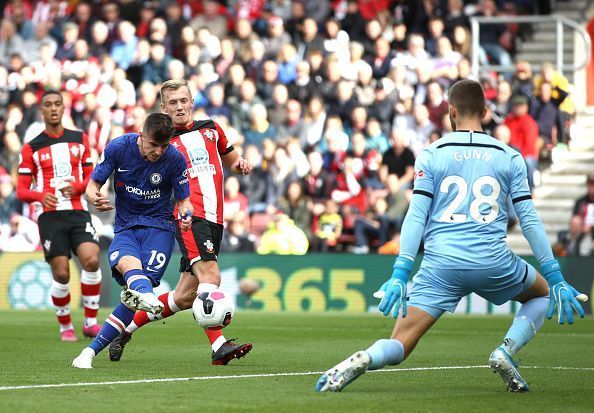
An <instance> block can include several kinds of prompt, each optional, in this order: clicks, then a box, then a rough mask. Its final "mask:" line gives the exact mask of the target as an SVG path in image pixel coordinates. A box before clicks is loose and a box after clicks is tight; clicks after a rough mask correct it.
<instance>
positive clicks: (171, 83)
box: [159, 79, 192, 102]
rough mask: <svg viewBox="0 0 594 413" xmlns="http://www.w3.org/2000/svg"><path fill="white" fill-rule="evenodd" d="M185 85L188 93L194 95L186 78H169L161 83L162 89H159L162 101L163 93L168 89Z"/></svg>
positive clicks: (171, 89)
mask: <svg viewBox="0 0 594 413" xmlns="http://www.w3.org/2000/svg"><path fill="white" fill-rule="evenodd" d="M182 87H185V88H187V89H188V93H189V94H190V96H192V91H190V86H188V82H187V81H186V80H184V79H169V80H167V81H165V82H163V84H162V85H161V90H160V91H159V98H160V99H161V102H163V95H164V94H165V92H167V91H174V90H177V89H179V88H182Z"/></svg>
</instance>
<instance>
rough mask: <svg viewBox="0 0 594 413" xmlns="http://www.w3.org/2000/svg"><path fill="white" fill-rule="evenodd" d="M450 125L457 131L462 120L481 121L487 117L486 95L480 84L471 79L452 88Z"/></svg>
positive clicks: (455, 84)
mask: <svg viewBox="0 0 594 413" xmlns="http://www.w3.org/2000/svg"><path fill="white" fill-rule="evenodd" d="M448 99H449V103H450V108H449V109H450V123H451V124H452V129H453V130H456V124H460V123H461V122H460V121H461V120H467V121H468V120H474V121H477V120H478V121H479V122H480V120H481V119H483V118H484V117H485V114H486V111H487V108H486V106H485V94H484V92H483V88H482V86H481V84H480V83H478V82H475V81H474V80H470V79H463V80H459V81H457V82H456V83H454V85H453V86H452V87H451V88H450V93H449V98H448Z"/></svg>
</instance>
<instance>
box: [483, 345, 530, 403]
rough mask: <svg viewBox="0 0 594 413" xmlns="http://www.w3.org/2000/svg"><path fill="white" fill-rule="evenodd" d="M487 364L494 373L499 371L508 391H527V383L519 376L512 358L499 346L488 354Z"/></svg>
mask: <svg viewBox="0 0 594 413" xmlns="http://www.w3.org/2000/svg"><path fill="white" fill-rule="evenodd" d="M489 366H490V367H491V369H492V370H493V372H494V373H499V375H500V376H501V379H502V380H503V382H504V383H505V387H506V389H507V391H509V392H518V393H522V392H527V391H528V383H526V380H524V379H523V378H522V376H520V373H519V372H518V370H517V368H516V367H517V365H516V363H514V360H513V359H512V358H511V356H509V355H508V354H507V352H506V351H505V350H504V349H502V348H501V347H497V348H496V349H495V350H494V351H493V352H492V353H491V355H490V356H489Z"/></svg>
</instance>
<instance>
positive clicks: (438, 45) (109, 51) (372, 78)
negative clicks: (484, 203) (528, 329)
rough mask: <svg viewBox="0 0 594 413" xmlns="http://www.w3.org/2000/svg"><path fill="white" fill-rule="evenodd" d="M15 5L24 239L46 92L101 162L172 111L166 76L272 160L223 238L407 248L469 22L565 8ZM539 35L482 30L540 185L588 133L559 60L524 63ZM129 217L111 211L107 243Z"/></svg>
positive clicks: (511, 122) (244, 2)
mask: <svg viewBox="0 0 594 413" xmlns="http://www.w3.org/2000/svg"><path fill="white" fill-rule="evenodd" d="M1 3H4V6H3V7H2V20H1V22H0V137H1V139H0V149H1V155H0V168H1V169H0V213H1V215H0V222H1V231H0V249H2V250H6V251H8V250H34V249H36V248H38V244H39V235H38V234H37V228H36V224H35V219H36V217H35V216H34V214H33V213H32V210H31V209H30V208H29V207H28V206H27V205H22V204H21V203H20V202H19V201H18V200H16V198H15V193H14V185H15V182H16V172H17V166H18V158H19V152H20V149H21V146H22V145H23V143H24V142H27V141H29V140H30V139H32V138H34V137H35V136H37V134H39V133H40V132H41V131H42V130H43V122H41V118H40V113H39V109H38V101H39V97H40V95H41V93H43V91H44V90H46V89H57V90H60V91H61V92H62V95H63V97H64V102H65V105H66V112H65V115H64V119H63V123H64V126H65V127H67V128H73V129H80V130H82V131H84V132H86V133H87V134H88V136H89V140H90V143H91V145H92V150H93V155H94V157H97V156H98V155H99V154H101V152H102V151H103V149H104V148H105V145H107V143H108V142H109V141H110V140H111V139H114V138H116V137H118V136H120V135H122V134H124V133H126V132H137V131H139V130H140V128H141V125H142V123H143V121H144V118H145V116H146V115H147V114H148V113H151V112H155V111H160V109H159V100H158V91H159V88H160V85H161V83H162V82H163V81H165V80H167V79H170V78H185V79H187V80H188V82H189V84H190V88H191V90H192V93H193V97H194V102H195V118H196V119H204V118H207V117H210V118H213V119H214V120H215V121H216V122H218V123H219V124H220V125H221V127H222V128H223V130H224V131H225V132H226V134H227V136H228V138H229V139H230V141H231V142H232V144H233V145H234V146H235V148H236V150H238V151H241V153H243V155H244V156H245V157H246V158H247V159H248V160H249V161H250V162H251V163H252V164H253V165H254V166H255V168H254V172H253V173H252V174H251V175H249V176H239V177H238V176H232V174H227V175H226V176H227V179H226V182H225V221H226V227H227V233H226V235H225V238H224V241H223V247H222V250H223V251H258V252H259V253H280V254H285V253H294V254H303V253H305V252H307V251H314V252H315V251H351V252H354V253H367V252H369V251H378V252H380V253H389V254H392V253H397V252H398V234H399V230H400V226H401V223H402V220H403V218H404V215H405V213H406V210H407V207H408V202H409V199H410V192H411V191H410V190H411V186H412V180H413V165H414V161H415V156H416V155H417V154H418V153H419V152H420V151H421V150H422V149H423V148H424V147H425V146H427V145H428V144H429V143H431V142H433V141H434V140H436V139H439V138H440V137H441V136H442V135H443V134H445V133H448V132H450V131H451V127H450V124H449V121H448V106H447V90H448V88H449V86H450V85H451V84H452V83H453V82H455V81H456V80H458V79H461V78H468V77H469V76H470V63H469V58H470V51H471V38H470V30H469V27H470V24H469V17H470V16H473V15H484V16H492V15H500V14H546V13H549V12H550V5H549V2H548V1H531V0H515V1H501V0H498V1H494V0H477V1H462V0H423V1H413V0H332V1H330V0H293V1H290V0H228V1H215V0H196V1H184V0H173V1H165V0H162V1H158V0H157V1H138V0H121V1H109V0H108V1H104V0H95V1H72V0H71V1H58V0H38V1H35V0H29V1H27V0H10V1H7V2H0V4H1ZM529 36H531V28H530V26H529V25H528V26H523V25H517V24H507V25H487V26H485V27H484V28H482V29H481V36H480V39H479V42H480V45H481V50H480V59H481V61H482V62H483V63H488V62H491V63H495V64H502V65H515V71H514V72H509V73H507V74H505V75H504V76H501V75H499V76H498V75H496V74H494V73H493V74H491V73H487V74H485V75H483V76H481V79H477V80H480V81H481V82H482V84H483V86H484V88H485V93H486V97H487V98H488V102H489V103H488V104H489V113H488V116H487V118H486V119H485V125H484V127H485V130H486V131H487V132H489V133H492V134H493V135H494V136H495V137H496V138H497V139H501V140H503V141H505V142H506V143H508V144H510V145H511V146H513V147H515V148H517V150H518V151H520V152H521V153H522V155H523V156H524V159H525V160H526V165H527V167H528V171H529V183H530V185H531V187H534V186H535V185H538V171H539V169H540V168H543V167H545V166H546V164H547V162H550V154H551V151H552V149H553V148H554V147H555V146H557V145H564V144H567V142H568V140H569V139H570V138H571V137H570V135H569V130H570V129H569V127H568V125H569V123H570V122H571V120H572V117H573V115H574V111H575V109H574V107H573V104H572V102H571V98H570V96H569V95H570V92H571V86H570V85H569V83H568V81H567V79H566V78H564V77H563V76H562V75H561V74H560V73H559V72H557V71H556V70H555V67H554V66H553V65H544V66H543V68H542V70H539V73H533V72H532V69H531V67H530V65H529V64H528V63H527V62H522V61H518V62H516V61H515V59H514V49H515V45H516V42H517V41H518V40H519V39H520V40H521V39H522V38H527V37H529ZM588 182H589V183H588V186H589V188H590V191H589V195H588V196H590V197H591V198H592V199H590V198H588V199H590V201H588V199H587V200H586V205H591V204H592V203H594V177H593V178H592V179H591V180H590V179H589V180H588ZM592 205H594V204H592ZM577 209H578V205H577V203H576V211H577ZM91 212H94V211H91ZM580 213H581V212H579V211H577V212H575V216H576V217H577V218H575V219H576V220H578V218H579V217H580ZM112 219H113V218H112V217H109V216H105V215H101V216H100V219H99V218H96V223H97V226H98V227H100V232H101V233H102V234H104V236H105V237H106V239H109V236H110V231H111V230H110V228H111V220H112ZM579 219H581V218H579ZM513 222H514V217H513V216H510V223H512V224H513ZM575 225H576V226H579V232H580V233H583V234H585V233H586V232H587V231H586V230H585V229H584V222H583V221H580V222H576V223H575ZM583 234H582V235H583Z"/></svg>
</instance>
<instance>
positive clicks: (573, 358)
mask: <svg viewBox="0 0 594 413" xmlns="http://www.w3.org/2000/svg"><path fill="white" fill-rule="evenodd" d="M106 315H107V313H106V312H102V314H101V316H103V317H105V316H106ZM81 317H82V315H81V313H75V314H74V319H75V322H76V325H77V326H79V325H80V323H81V321H82V318H81ZM510 320H511V319H510V318H509V317H464V316H456V317H445V318H444V319H442V320H440V321H439V322H438V323H437V324H436V325H435V327H434V328H433V329H432V330H431V331H430V332H429V333H428V335H427V336H426V337H425V338H424V339H423V340H422V341H421V343H420V344H419V346H418V348H417V349H416V351H415V353H413V355H412V356H411V357H410V358H409V359H408V360H406V361H405V363H404V364H403V365H402V366H400V368H403V369H407V368H413V367H433V366H477V365H485V364H486V362H487V357H488V355H489V353H490V351H491V350H492V349H493V348H494V347H495V346H496V345H497V344H498V343H499V342H500V340H501V338H502V336H503V334H504V333H505V331H507V328H508V326H509V324H510ZM0 326H1V330H0V331H1V333H0V337H1V339H0V386H20V385H38V384H56V383H85V382H87V383H89V382H107V381H123V380H142V379H159V378H189V377H203V376H223V375H246V374H261V373H285V372H308V371H310V372H318V371H322V370H325V369H327V368H329V367H331V366H332V365H334V364H336V363H337V362H339V361H340V360H342V359H343V358H345V357H346V356H348V355H349V354H351V353H352V352H354V351H356V350H358V349H362V348H366V347H367V346H368V345H369V344H371V343H372V342H373V341H374V340H376V339H378V338H382V337H386V336H388V335H389V333H390V332H391V329H392V320H391V319H389V318H384V317H381V316H374V315H360V316H347V315H335V314H320V315H310V314H308V315H295V314H258V313H254V312H245V311H244V312H241V313H240V314H238V315H237V316H236V317H235V319H234V321H233V324H232V326H231V327H229V328H228V329H227V330H225V331H224V332H225V334H226V335H227V337H228V338H233V337H235V336H238V337H239V338H240V341H248V340H249V341H252V342H253V343H254V349H253V351H252V352H251V353H250V354H249V355H248V356H247V357H246V358H244V359H241V360H234V361H233V362H231V363H230V364H229V365H228V366H212V365H211V364H210V346H209V345H208V341H207V339H206V337H205V336H204V334H203V333H202V332H201V331H199V329H198V328H197V327H196V326H195V324H194V323H193V320H192V317H191V315H190V314H189V313H185V314H179V315H177V316H176V317H173V318H171V319H169V320H167V322H166V323H165V324H164V325H162V323H161V322H159V323H158V324H157V323H155V325H150V326H147V327H146V328H144V329H143V330H142V331H140V332H138V333H137V334H136V335H135V337H134V339H133V341H132V342H131V343H130V344H129V347H128V348H127V350H126V353H125V354H124V357H123V358H122V361H120V362H119V363H112V362H110V361H109V360H108V359H107V352H106V351H105V352H104V353H101V354H100V355H99V356H98V357H96V358H95V361H94V368H93V369H92V370H89V371H85V370H82V371H81V370H77V369H74V368H72V367H69V363H70V362H71V360H72V359H73V358H74V357H76V356H77V355H78V353H79V352H80V350H81V349H82V348H83V347H84V345H85V344H87V343H88V340H86V339H85V340H81V341H79V342H78V343H61V342H60V341H59V340H58V334H57V324H56V321H55V317H54V316H53V314H52V313H51V312H18V311H5V312H0ZM79 330H80V329H79ZM521 363H522V365H524V366H538V367H542V368H538V369H535V368H527V367H526V368H524V369H522V370H521V371H522V373H523V375H524V377H525V378H526V379H527V380H528V382H529V384H530V386H531V389H532V391H531V392H530V393H527V394H510V393H507V392H505V390H504V385H503V382H502V381H501V380H500V378H499V377H498V376H496V375H494V374H492V373H491V372H490V371H489V370H488V369H487V368H471V369H458V370H454V369H445V370H428V371H410V370H409V371H406V370H405V371H389V372H378V373H373V374H371V373H370V374H366V375H365V376H364V377H361V378H360V379H359V380H357V381H356V382H355V383H353V384H351V385H350V386H349V387H348V388H347V389H346V390H345V391H344V392H342V393H339V394H327V393H323V394H319V393H316V392H314V390H313V389H314V384H315V382H316V380H317V378H318V375H317V374H312V375H298V376H274V377H253V378H245V377H244V378H234V379H216V380H188V381H173V382H160V383H135V384H122V383H119V384H110V385H101V386H98V385H88V386H79V387H70V386H69V387H61V388H37V389H20V390H4V391H0V411H2V412H43V413H50V412H61V413H63V412H72V411H74V412H83V411H84V412H85V413H87V412H103V413H104V412H111V411H117V412H128V411H130V412H144V411H147V412H148V411H151V412H196V411H200V412H211V411H212V412H226V411H232V412H244V411H250V412H319V411H329V412H335V411H352V412H374V413H377V412H381V411H386V412H388V411H390V412H393V411H405V412H407V413H408V412H417V411H418V412H430V411H434V412H444V411H445V412H447V411H452V412H461V413H466V412H475V411H481V412H485V411H494V412H495V411H496V412H501V411H518V412H523V413H524V412H538V413H542V412H552V411H563V412H586V411H587V412H591V411H592V410H593V408H594V407H593V406H594V319H592V318H591V317H589V318H588V319H584V320H578V322H576V324H575V325H573V326H559V325H557V324H556V323H554V322H552V321H547V322H546V323H545V326H544V327H543V329H542V331H541V333H539V335H538V336H537V337H536V338H535V339H534V340H533V342H532V343H530V345H529V346H527V347H526V348H525V349H524V351H522V353H521ZM556 366H564V367H575V368H590V370H560V369H551V368H550V367H556Z"/></svg>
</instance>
